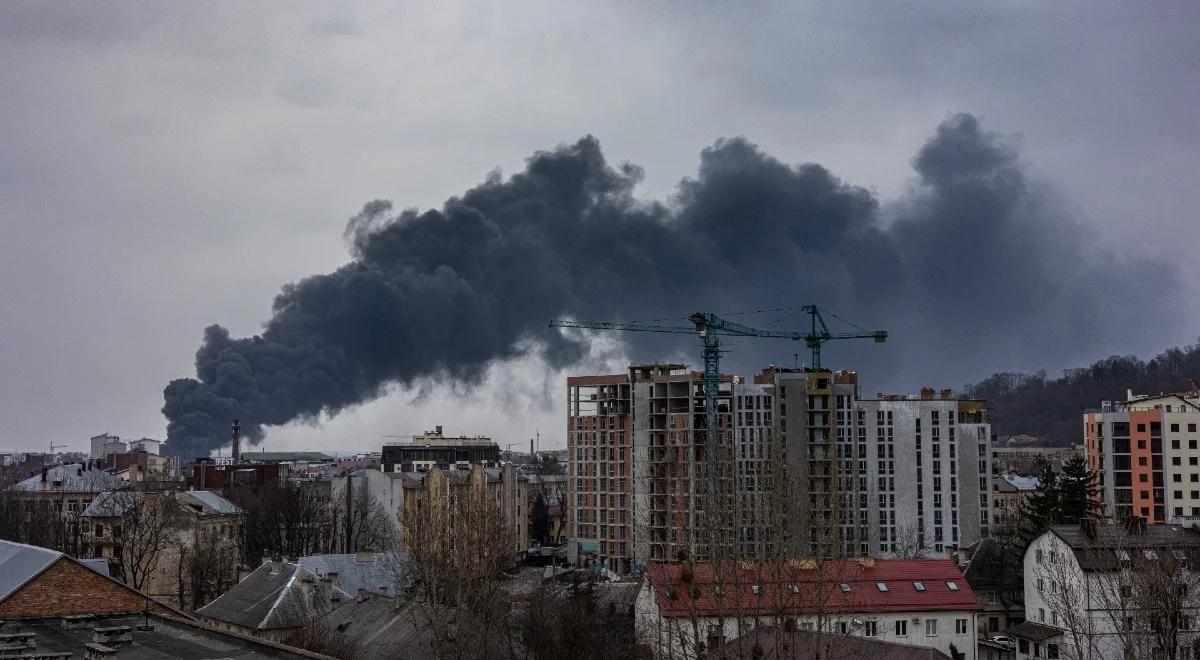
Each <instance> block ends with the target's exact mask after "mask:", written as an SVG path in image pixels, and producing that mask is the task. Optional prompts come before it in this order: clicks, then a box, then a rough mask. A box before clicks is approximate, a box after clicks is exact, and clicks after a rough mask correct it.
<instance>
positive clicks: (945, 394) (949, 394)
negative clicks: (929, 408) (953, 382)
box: [942, 389, 954, 399]
mask: <svg viewBox="0 0 1200 660" xmlns="http://www.w3.org/2000/svg"><path fill="white" fill-rule="evenodd" d="M942 398H943V399H953V398H954V390H949V389H946V390H942Z"/></svg>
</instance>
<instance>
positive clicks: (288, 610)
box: [196, 561, 350, 630]
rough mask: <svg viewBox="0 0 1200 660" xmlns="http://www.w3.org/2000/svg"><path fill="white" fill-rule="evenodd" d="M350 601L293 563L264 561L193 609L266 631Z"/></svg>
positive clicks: (301, 621) (306, 619) (289, 625)
mask: <svg viewBox="0 0 1200 660" xmlns="http://www.w3.org/2000/svg"><path fill="white" fill-rule="evenodd" d="M348 600H350V597H349V596H347V595H346V593H345V592H344V591H342V590H341V589H338V588H337V587H335V586H332V585H329V584H323V583H322V582H321V581H320V580H319V578H318V577H317V576H316V575H314V574H313V573H312V571H309V570H307V569H304V568H301V567H300V566H298V565H296V564H289V563H286V562H278V561H265V562H263V564H262V566H259V567H258V568H257V569H255V570H254V572H253V573H251V574H250V575H247V576H246V577H245V578H244V579H243V580H242V581H241V582H239V583H237V585H235V586H234V587H233V588H232V589H230V590H229V591H227V592H225V593H224V594H222V595H221V596H220V597H218V598H217V599H216V600H214V601H213V602H211V603H209V604H208V605H205V606H204V607H202V608H200V609H198V610H196V614H198V615H200V616H202V617H205V618H207V619H215V620H217V621H223V622H225V623H232V624H234V625H238V626H242V627H244V628H252V629H255V630H268V629H272V628H292V627H295V626H301V625H304V624H305V623H307V622H309V621H311V620H313V619H314V618H316V617H318V616H321V615H322V614H325V613H326V612H329V611H331V610H333V609H334V608H335V607H337V606H338V605H339V604H340V603H342V602H346V601H348Z"/></svg>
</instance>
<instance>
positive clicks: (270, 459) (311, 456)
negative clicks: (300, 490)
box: [241, 451, 333, 464]
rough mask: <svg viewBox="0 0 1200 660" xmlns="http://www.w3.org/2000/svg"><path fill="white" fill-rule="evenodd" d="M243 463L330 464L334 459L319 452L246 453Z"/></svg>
mask: <svg viewBox="0 0 1200 660" xmlns="http://www.w3.org/2000/svg"><path fill="white" fill-rule="evenodd" d="M241 461H242V462H243V463H300V464H307V463H329V462H332V461H333V457H332V456H330V455H328V454H323V453H321V452H319V451H245V452H242V454H241Z"/></svg>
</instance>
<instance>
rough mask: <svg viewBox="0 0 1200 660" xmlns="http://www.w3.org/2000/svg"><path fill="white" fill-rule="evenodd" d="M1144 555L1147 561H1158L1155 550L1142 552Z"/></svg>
mask: <svg viewBox="0 0 1200 660" xmlns="http://www.w3.org/2000/svg"><path fill="white" fill-rule="evenodd" d="M1142 554H1143V555H1145V556H1146V559H1151V560H1153V559H1158V555H1157V554H1155V552H1154V551H1153V550H1142Z"/></svg>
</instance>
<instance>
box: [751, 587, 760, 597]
mask: <svg viewBox="0 0 1200 660" xmlns="http://www.w3.org/2000/svg"><path fill="white" fill-rule="evenodd" d="M750 593H752V594H754V595H755V596H761V595H762V585H760V584H752V585H750Z"/></svg>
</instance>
